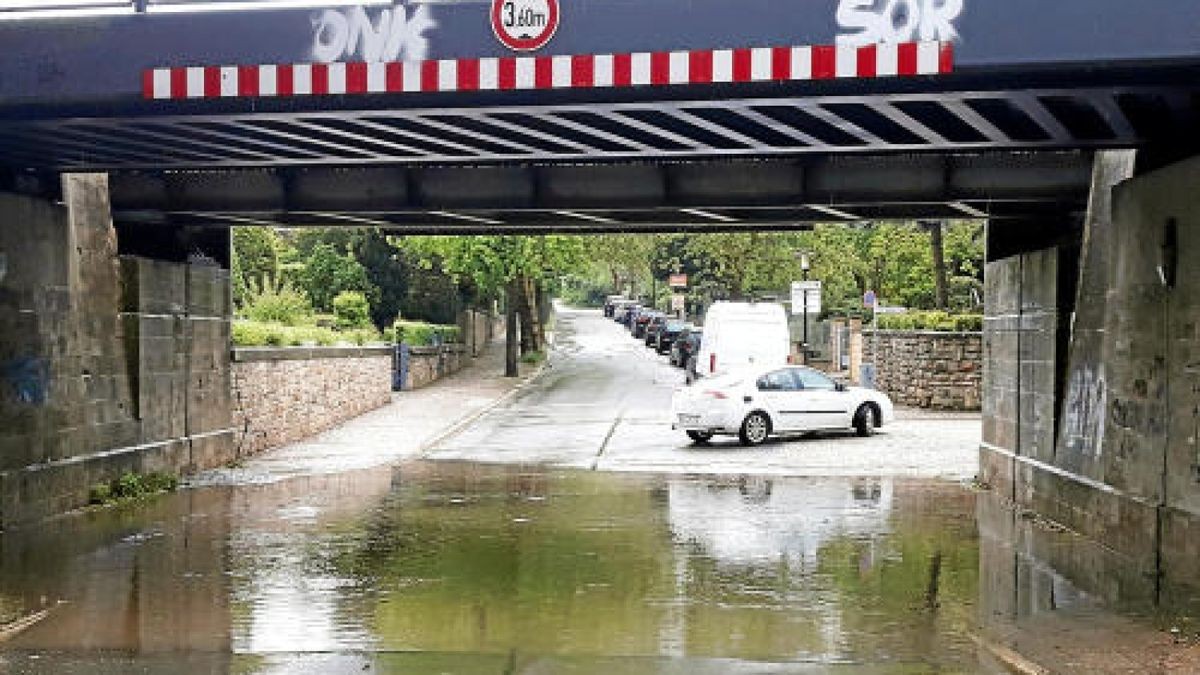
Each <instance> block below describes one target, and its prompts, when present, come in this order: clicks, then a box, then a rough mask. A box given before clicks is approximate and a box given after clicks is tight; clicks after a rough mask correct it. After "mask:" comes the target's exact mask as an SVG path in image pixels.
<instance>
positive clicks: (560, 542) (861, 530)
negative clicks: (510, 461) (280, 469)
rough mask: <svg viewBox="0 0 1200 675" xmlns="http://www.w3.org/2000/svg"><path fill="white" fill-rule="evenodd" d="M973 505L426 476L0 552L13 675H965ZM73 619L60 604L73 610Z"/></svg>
mask: <svg viewBox="0 0 1200 675" xmlns="http://www.w3.org/2000/svg"><path fill="white" fill-rule="evenodd" d="M973 508H974V496H973V494H972V493H971V492H969V491H967V490H965V489H964V488H963V487H961V486H958V485H954V484H949V483H935V482H927V481H913V480H907V479H870V478H852V479H829V478H821V479H805V478H778V477H775V478H770V477H746V476H740V477H739V476H717V475H711V476H692V477H689V476H657V475H646V474H606V473H596V472H580V471H572V470H542V469H531V468H521V467H501V466H490V467H488V466H480V465H473V464H460V463H436V464H435V463H427V462H413V463H408V464H404V465H401V466H399V467H395V468H393V469H391V470H386V471H372V472H360V473H351V474H340V475H328V476H313V477H309V478H302V479H297V480H291V481H284V482H279V483H275V484H270V485H257V486H237V487H205V488H199V489H191V490H185V491H182V492H180V493H178V494H175V495H171V496H169V497H165V498H163V499H161V500H159V501H157V502H155V503H153V504H150V505H145V506H140V507H139V506H132V507H125V508H122V509H116V510H110V511H104V512H96V513H91V514H87V515H84V516H80V517H71V518H65V519H60V520H58V521H55V522H54V523H53V526H51V527H43V528H37V529H34V530H28V531H18V532H10V533H6V534H4V535H3V537H2V538H0V547H2V548H0V556H2V558H0V561H2V562H3V571H4V574H3V578H2V579H0V597H4V598H6V599H8V602H9V603H12V602H20V603H21V604H23V605H25V606H26V608H30V609H32V608H37V607H41V606H42V605H43V602H44V603H45V606H46V607H47V608H49V612H48V615H47V616H46V618H44V619H43V620H42V621H40V622H39V623H37V624H36V625H34V626H32V627H31V628H29V629H27V630H25V631H24V632H22V633H20V634H19V635H16V636H15V637H13V638H11V639H10V640H9V641H8V642H7V643H4V644H3V651H0V665H2V666H3V667H4V668H7V669H8V670H11V671H12V672H55V673H60V672H114V673H115V672H131V670H132V671H138V672H183V671H187V672H241V673H274V672H361V671H362V670H363V669H371V670H373V671H374V672H413V673H425V672H433V673H436V672H447V673H513V672H521V673H543V672H547V673H548V672H578V673H610V672H614V670H616V669H618V668H619V669H620V670H622V671H625V672H632V673H642V672H645V673H660V672H690V673H695V672H700V673H707V672H712V673H731V672H732V673H737V672H755V673H760V672H771V673H775V672H824V671H826V670H834V671H839V672H840V671H843V670H845V671H847V672H880V673H893V672H896V673H900V672H904V673H907V672H913V673H918V672H934V671H945V672H963V671H967V672H970V671H974V670H976V668H977V664H978V660H977V657H976V649H975V646H974V645H973V643H972V642H971V640H970V638H969V632H970V630H971V629H972V626H973V625H974V623H975V607H976V600H977V594H978V587H979V582H978V574H979V559H978V542H977V536H976V526H975V521H974V518H973V515H972V513H973ZM59 603H61V604H59Z"/></svg>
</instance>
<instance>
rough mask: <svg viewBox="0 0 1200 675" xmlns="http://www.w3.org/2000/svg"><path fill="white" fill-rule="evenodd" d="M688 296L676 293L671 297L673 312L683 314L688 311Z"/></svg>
mask: <svg viewBox="0 0 1200 675" xmlns="http://www.w3.org/2000/svg"><path fill="white" fill-rule="evenodd" d="M686 303H687V296H685V295H683V294H682V293H676V294H675V295H672V296H671V311H672V312H682V311H684V310H685V309H687V304H686Z"/></svg>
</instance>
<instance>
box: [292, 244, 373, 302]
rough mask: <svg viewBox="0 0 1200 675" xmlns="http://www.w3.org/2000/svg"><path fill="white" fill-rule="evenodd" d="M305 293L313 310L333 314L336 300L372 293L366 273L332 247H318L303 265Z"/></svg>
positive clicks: (349, 256) (356, 262)
mask: <svg viewBox="0 0 1200 675" xmlns="http://www.w3.org/2000/svg"><path fill="white" fill-rule="evenodd" d="M302 277H303V280H304V290H305V291H306V292H307V293H308V297H309V298H310V299H311V300H312V304H313V307H315V308H316V309H317V310H319V311H322V312H329V311H333V299H334V298H335V297H337V295H338V294H339V293H342V292H343V291H360V292H362V293H364V294H367V293H370V292H371V289H372V286H371V284H370V282H369V281H367V271H366V269H365V268H363V266H362V264H361V263H359V262H358V261H357V260H355V259H354V257H353V256H351V255H349V254H348V253H345V252H339V251H338V249H336V248H335V247H334V246H333V245H332V244H325V243H319V244H316V245H315V246H313V248H312V253H311V254H310V255H309V256H308V259H307V261H306V262H305V264H304V273H303V275H302Z"/></svg>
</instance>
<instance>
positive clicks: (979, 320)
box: [879, 312, 983, 332]
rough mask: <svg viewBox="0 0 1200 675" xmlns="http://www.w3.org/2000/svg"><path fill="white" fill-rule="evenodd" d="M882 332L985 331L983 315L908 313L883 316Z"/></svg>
mask: <svg viewBox="0 0 1200 675" xmlns="http://www.w3.org/2000/svg"><path fill="white" fill-rule="evenodd" d="M879 328H880V330H932V331H945V332H951V331H956V332H978V331H981V330H983V315H982V314H949V313H947V312H908V313H907V314H881V315H880V316H879Z"/></svg>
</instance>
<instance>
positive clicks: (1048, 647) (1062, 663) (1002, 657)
mask: <svg viewBox="0 0 1200 675" xmlns="http://www.w3.org/2000/svg"><path fill="white" fill-rule="evenodd" d="M1155 623H1156V622H1155V621H1154V620H1152V619H1148V618H1141V619H1136V618H1132V617H1124V616H1119V615H1117V614H1111V613H1107V612H1104V611H1102V610H1097V611H1093V612H1087V613H1081V614H1078V615H1071V614H1067V613H1064V612H1051V613H1049V614H1047V615H1046V616H1042V617H1037V618H1030V619H1025V620H1023V621H1021V622H1019V623H1016V624H1007V625H998V626H997V625H992V626H989V627H988V628H987V629H986V630H985V631H983V634H982V635H980V636H978V637H977V638H976V641H977V643H978V644H979V646H980V648H981V649H983V650H985V651H986V652H987V653H988V654H989V655H990V656H992V657H993V658H995V659H996V660H997V661H998V662H999V663H1000V664H1001V665H1003V666H1004V667H1005V668H1006V669H1007V670H1008V671H1009V672H1012V673H1017V674H1018V675H1049V674H1051V673H1054V674H1059V673H1061V674H1062V675H1098V674H1102V673H1103V674H1112V675H1116V674H1118V673H1120V674H1122V675H1124V674H1128V675H1144V674H1150V673H1155V674H1159V673H1162V674H1171V675H1173V674H1175V673H1179V674H1180V675H1183V674H1184V673H1200V635H1198V634H1197V629H1196V627H1195V626H1193V625H1189V623H1184V624H1181V626H1180V627H1177V628H1176V630H1175V632H1174V633H1173V632H1171V631H1169V630H1166V629H1164V628H1163V627H1159V626H1156V625H1155Z"/></svg>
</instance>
